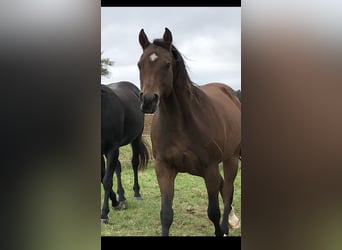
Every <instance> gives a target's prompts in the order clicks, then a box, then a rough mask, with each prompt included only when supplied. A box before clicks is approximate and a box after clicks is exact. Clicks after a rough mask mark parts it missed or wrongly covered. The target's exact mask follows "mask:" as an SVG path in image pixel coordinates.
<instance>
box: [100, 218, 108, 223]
mask: <svg viewBox="0 0 342 250" xmlns="http://www.w3.org/2000/svg"><path fill="white" fill-rule="evenodd" d="M101 223H102V224H108V223H109V220H108V219H101Z"/></svg>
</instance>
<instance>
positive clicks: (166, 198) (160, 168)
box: [155, 160, 177, 236]
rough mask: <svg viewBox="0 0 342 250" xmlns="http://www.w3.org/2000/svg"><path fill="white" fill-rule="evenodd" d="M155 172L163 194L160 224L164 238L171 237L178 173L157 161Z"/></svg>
mask: <svg viewBox="0 0 342 250" xmlns="http://www.w3.org/2000/svg"><path fill="white" fill-rule="evenodd" d="M155 171H156V175H157V180H158V184H159V189H160V194H161V210H160V222H161V226H162V236H169V230H170V226H171V224H172V221H173V209H172V202H173V195H174V181H175V177H176V175H177V172H176V171H175V169H173V168H172V167H170V166H169V165H167V164H166V163H164V162H161V161H158V160H156V165H155Z"/></svg>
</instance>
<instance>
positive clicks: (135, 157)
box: [131, 136, 142, 200]
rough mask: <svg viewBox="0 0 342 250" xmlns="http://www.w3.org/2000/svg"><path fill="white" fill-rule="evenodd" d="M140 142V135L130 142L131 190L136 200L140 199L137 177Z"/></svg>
mask: <svg viewBox="0 0 342 250" xmlns="http://www.w3.org/2000/svg"><path fill="white" fill-rule="evenodd" d="M140 143H141V136H138V137H137V139H135V140H134V141H133V142H132V143H131V146H132V152H133V153H132V168H133V174H134V184H133V191H134V197H135V198H136V199H137V200H141V199H142V197H141V194H140V185H139V177H138V167H139V152H140Z"/></svg>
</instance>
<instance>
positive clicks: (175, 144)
mask: <svg viewBox="0 0 342 250" xmlns="http://www.w3.org/2000/svg"><path fill="white" fill-rule="evenodd" d="M139 42H140V45H141V46H142V49H143V53H142V55H141V57H140V60H139V62H138V67H139V69H140V84H141V88H140V89H141V93H140V100H141V110H142V111H143V112H144V113H154V112H155V114H154V117H153V121H152V125H151V140H152V148H153V149H152V150H153V155H154V158H155V171H156V175H157V179H158V184H159V188H160V192H161V211H160V220H161V226H162V235H163V236H168V235H169V229H170V226H171V224H172V221H173V209H172V203H173V197H174V181H175V178H176V175H177V173H178V172H187V173H190V174H192V175H196V176H200V177H203V178H204V181H205V185H206V188H207V193H208V210H207V213H208V217H209V219H210V220H211V221H212V223H213V224H214V227H215V235H216V236H223V235H228V232H229V225H228V216H229V213H230V211H231V210H232V209H231V205H232V200H233V192H234V185H233V184H234V179H235V177H236V175H237V170H238V160H239V154H240V147H241V104H240V102H239V100H238V98H237V97H236V95H235V93H234V90H233V89H231V88H230V87H228V86H227V85H225V84H222V83H210V84H206V85H203V86H196V85H195V84H194V83H193V82H192V81H191V80H190V77H189V75H188V73H187V70H186V67H185V63H184V60H183V58H182V56H181V54H180V53H179V52H178V50H177V49H176V47H175V46H174V45H173V44H172V34H171V32H170V31H169V30H168V29H167V28H165V32H164V35H163V38H162V39H156V40H154V41H153V42H152V43H151V42H150V41H149V40H148V38H147V36H146V34H145V32H144V30H143V29H142V30H141V31H140V33H139ZM221 162H222V163H223V172H224V178H222V176H221V175H220V172H219V163H221ZM219 192H220V194H221V196H222V199H223V202H224V210H223V216H222V222H221V224H220V219H221V212H220V207H219V197H218V193H219Z"/></svg>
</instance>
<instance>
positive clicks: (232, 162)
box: [221, 155, 239, 235]
mask: <svg viewBox="0 0 342 250" xmlns="http://www.w3.org/2000/svg"><path fill="white" fill-rule="evenodd" d="M238 161H239V155H236V156H233V157H231V158H230V159H228V160H226V161H224V162H223V171H224V180H225V181H224V185H223V189H222V198H223V203H224V209H223V216H222V223H221V229H222V231H223V233H224V234H225V235H228V233H229V225H228V222H229V218H228V217H229V213H230V212H232V213H233V212H234V211H233V210H232V202H233V196H234V180H235V177H236V175H237V171H238ZM234 215H235V214H234ZM233 219H234V225H231V226H232V227H233V228H235V227H239V220H238V218H237V217H236V216H235V218H233Z"/></svg>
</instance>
